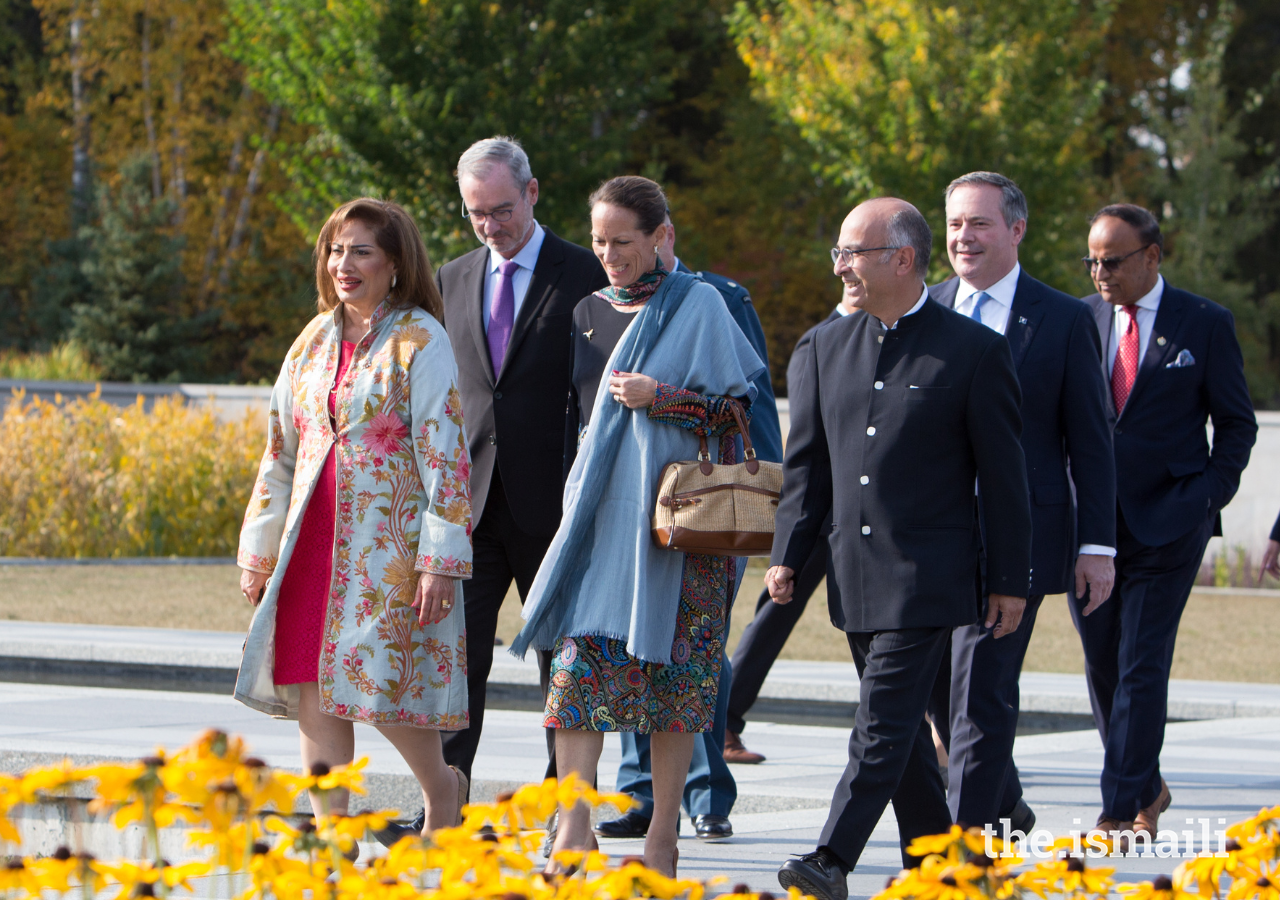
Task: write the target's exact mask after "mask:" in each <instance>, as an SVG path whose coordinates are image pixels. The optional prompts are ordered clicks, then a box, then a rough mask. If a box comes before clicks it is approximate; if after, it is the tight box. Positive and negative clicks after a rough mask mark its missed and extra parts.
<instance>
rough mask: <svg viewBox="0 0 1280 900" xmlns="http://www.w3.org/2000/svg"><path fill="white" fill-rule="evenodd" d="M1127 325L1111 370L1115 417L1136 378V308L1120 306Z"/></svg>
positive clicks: (1137, 344)
mask: <svg viewBox="0 0 1280 900" xmlns="http://www.w3.org/2000/svg"><path fill="white" fill-rule="evenodd" d="M1120 308H1121V309H1123V310H1124V313H1125V316H1126V317H1128V320H1129V321H1128V323H1127V324H1126V325H1125V329H1124V334H1122V335H1120V349H1119V350H1118V351H1116V362H1115V365H1114V366H1113V367H1112V368H1111V398H1112V399H1113V400H1114V401H1115V403H1116V415H1119V414H1120V413H1121V412H1123V411H1124V405H1125V403H1126V402H1128V400H1129V393H1130V392H1131V391H1132V390H1133V381H1134V379H1135V378H1137V377H1138V349H1139V343H1138V307H1137V306H1133V305H1130V306H1122V307H1120Z"/></svg>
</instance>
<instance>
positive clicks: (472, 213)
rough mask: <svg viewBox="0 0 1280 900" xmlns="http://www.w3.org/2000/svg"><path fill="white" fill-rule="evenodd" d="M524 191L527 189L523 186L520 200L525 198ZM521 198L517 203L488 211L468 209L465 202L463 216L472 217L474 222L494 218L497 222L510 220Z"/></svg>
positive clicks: (465, 217)
mask: <svg viewBox="0 0 1280 900" xmlns="http://www.w3.org/2000/svg"><path fill="white" fill-rule="evenodd" d="M524 192H525V189H524V188H521V189H520V200H523V199H524ZM520 200H517V201H516V202H515V203H512V204H511V205H510V206H506V205H504V206H500V207H498V208H497V209H491V210H489V211H488V212H483V211H481V210H478V209H467V204H466V203H463V204H462V218H464V219H471V220H472V221H473V222H483V221H484V220H485V219H493V221H495V222H510V221H511V217H512V216H513V215H515V212H516V204H518V203H519V202H520Z"/></svg>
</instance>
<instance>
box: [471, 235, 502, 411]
mask: <svg viewBox="0 0 1280 900" xmlns="http://www.w3.org/2000/svg"><path fill="white" fill-rule="evenodd" d="M480 249H482V250H483V251H484V252H483V253H477V254H476V261H475V263H474V264H473V265H472V266H471V269H470V271H468V272H467V274H466V276H465V278H466V280H465V282H464V284H463V290H464V291H465V292H466V294H467V316H468V318H470V319H471V336H472V337H473V338H475V342H476V353H477V354H479V356H480V359H481V361H482V364H483V365H484V371H485V374H486V375H488V376H489V384H490V386H492V385H493V384H494V383H495V381H496V379H495V378H494V377H493V360H492V359H490V358H489V336H488V333H487V332H486V331H485V330H484V273H485V269H487V268H488V266H489V248H488V247H482V248H480Z"/></svg>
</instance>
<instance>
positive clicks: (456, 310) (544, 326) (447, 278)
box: [389, 137, 608, 838]
mask: <svg viewBox="0 0 1280 900" xmlns="http://www.w3.org/2000/svg"><path fill="white" fill-rule="evenodd" d="M457 177H458V189H459V191H460V193H461V195H462V216H463V217H464V218H466V219H467V220H468V221H469V222H470V224H471V227H472V228H473V229H474V230H475V234H476V239H477V240H478V241H480V243H481V244H483V245H484V246H482V247H478V248H476V249H475V250H473V251H471V252H470V253H467V254H466V255H464V256H461V257H459V258H458V259H455V260H453V261H451V262H449V263H446V264H445V265H443V266H441V267H440V270H439V271H438V272H437V274H436V281H437V283H438V284H439V286H440V293H441V294H442V295H443V296H444V309H445V328H446V330H447V331H448V333H449V340H450V343H451V344H452V345H453V353H454V356H455V357H456V358H457V362H458V389H459V391H460V392H461V394H462V409H463V412H464V415H465V416H466V428H467V440H468V444H469V447H468V449H469V450H470V451H471V521H472V526H473V531H472V535H471V537H472V545H473V547H474V553H475V556H474V559H475V565H474V568H475V576H474V577H473V578H472V579H471V580H470V581H466V582H464V583H463V599H464V602H465V604H466V626H467V690H468V692H469V693H470V715H471V725H470V727H469V728H467V729H465V730H464V731H456V732H451V733H448V734H445V735H444V736H443V739H444V755H445V759H446V760H447V761H448V762H449V764H450V765H454V766H457V767H458V768H459V769H461V770H462V771H463V772H465V773H466V774H467V775H468V777H469V776H470V775H471V764H472V762H473V760H474V759H475V755H476V747H477V745H478V744H479V742H480V731H481V728H482V727H483V725H484V707H485V686H486V683H487V681H488V678H489V670H490V668H491V667H492V665H493V644H494V633H495V631H496V630H497V624H498V610H499V609H500V608H501V607H502V601H503V598H505V597H506V595H507V591H508V589H509V588H510V587H511V582H512V580H514V581H515V583H516V589H517V590H518V591H519V592H520V599H521V600H522V601H523V600H524V597H525V594H526V592H527V591H528V590H529V587H530V585H531V584H532V583H533V576H534V575H535V574H536V573H537V571H538V565H539V564H540V563H541V562H542V556H543V554H544V553H545V552H546V549H547V546H548V545H549V544H550V542H551V538H552V537H553V536H554V535H555V533H556V528H557V527H558V526H559V524H560V506H561V503H560V501H561V497H560V493H561V490H560V486H561V478H560V474H561V469H562V466H563V458H564V427H565V398H566V397H567V396H568V395H569V378H570V362H569V350H570V341H569V338H570V332H571V331H572V325H573V308H574V306H575V305H577V303H578V301H579V300H581V299H582V298H583V297H585V296H586V295H588V294H590V293H592V292H593V291H595V290H598V289H599V288H602V287H604V286H605V285H606V284H608V279H607V278H606V277H605V274H604V269H603V268H601V266H600V263H599V261H598V260H597V259H596V256H595V254H594V253H592V252H591V251H590V250H586V249H584V248H582V247H579V246H578V245H576V244H571V243H569V242H568V241H565V240H563V239H561V238H559V237H557V236H556V235H555V234H553V233H552V232H551V231H550V230H549V229H547V228H546V227H544V226H542V225H540V224H539V223H538V220H537V219H536V218H534V207H535V206H536V204H537V202H538V179H536V178H534V177H533V175H532V172H531V171H530V169H529V157H528V156H527V155H526V154H525V152H524V149H523V148H522V147H521V146H520V143H519V142H518V141H516V140H515V139H513V138H509V137H494V138H488V139H486V140H482V141H477V142H476V143H475V144H473V145H471V147H470V148H468V149H467V151H466V152H465V153H463V154H462V156H461V158H459V160H458V170H457ZM538 665H539V671H540V675H541V682H542V691H543V693H544V694H545V693H546V690H547V680H548V673H549V665H550V654H549V653H539V654H538ZM554 748H555V742H554V741H553V740H552V739H551V734H550V732H548V740H547V751H548V755H549V756H551V754H552V753H553V751H554ZM547 774H548V775H555V760H554V758H553V757H552V758H551V760H550V762H549V764H548V767H547ZM421 824H422V823H421V822H420V821H419V822H417V823H414V825H411V826H410V827H411V828H412V827H419V828H420V826H421ZM406 833H407V832H406ZM389 836H390V837H392V838H394V837H395V835H389Z"/></svg>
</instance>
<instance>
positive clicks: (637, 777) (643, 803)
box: [594, 217, 782, 841]
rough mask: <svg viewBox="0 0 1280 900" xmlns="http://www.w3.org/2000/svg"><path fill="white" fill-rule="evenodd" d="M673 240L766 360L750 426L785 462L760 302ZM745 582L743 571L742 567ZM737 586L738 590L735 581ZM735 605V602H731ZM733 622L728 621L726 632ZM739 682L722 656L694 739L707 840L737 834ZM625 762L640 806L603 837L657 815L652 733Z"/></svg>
mask: <svg viewBox="0 0 1280 900" xmlns="http://www.w3.org/2000/svg"><path fill="white" fill-rule="evenodd" d="M666 224H667V225H668V226H669V227H668V228H667V239H666V242H665V243H664V244H663V245H662V247H661V248H659V251H658V255H659V256H660V257H661V259H662V265H663V266H664V267H665V268H666V269H667V270H668V271H680V272H688V273H689V274H693V275H697V276H698V277H699V278H701V279H702V280H703V281H705V282H707V284H709V285H711V286H712V287H714V288H715V289H716V290H717V291H719V293H720V296H721V297H722V298H723V299H724V303H725V307H726V308H727V309H728V310H729V314H730V315H731V316H733V321H734V322H735V323H737V325H738V328H740V329H741V330H742V333H743V334H744V335H746V338H747V340H748V341H750V343H751V346H752V348H753V349H754V350H755V351H756V354H757V355H759V357H760V359H762V360H763V361H764V364H765V368H764V371H763V372H761V373H760V375H758V376H757V377H756V380H755V381H754V382H752V383H753V384H754V385H755V388H756V397H755V400H754V401H753V402H752V404H751V424H750V425H749V426H748V430H749V431H750V434H751V443H752V446H753V447H754V448H755V451H756V456H757V457H758V458H759V459H762V460H765V461H766V462H781V461H782V434H781V432H780V431H779V429H778V404H777V401H776V400H775V399H774V396H773V384H772V383H771V382H770V379H769V356H768V348H767V346H766V345H765V340H764V329H763V328H762V327H761V326H760V317H759V316H757V315H756V310H755V305H754V304H753V303H752V302H751V295H750V294H749V293H748V292H747V289H746V288H744V287H743V286H742V285H740V284H738V282H736V281H731V280H729V279H728V278H725V277H724V276H723V275H717V274H715V273H714V272H693V271H692V270H690V269H689V268H688V267H687V266H685V264H684V263H683V262H681V261H680V260H679V259H678V258H677V257H676V230H675V226H674V225H672V223H671V219H670V217H668V218H667V221H666ZM738 578H739V583H741V578H742V571H741V570H739V572H738ZM734 590H735V591H736V590H737V586H736V585H735V588H734ZM730 605H731V606H732V604H730ZM727 631H728V626H727V625H726V633H727ZM732 681H733V668H732V666H731V665H730V663H729V660H728V658H727V657H725V658H723V659H722V660H721V665H720V687H719V692H718V694H717V699H716V713H715V720H714V724H713V726H712V729H711V730H710V731H705V732H703V733H702V735H701V740H698V741H696V742H695V743H694V746H693V759H692V761H691V762H690V764H689V775H688V777H687V778H686V779H685V786H684V808H685V812H687V813H688V814H689V818H690V819H691V820H692V822H693V833H694V835H695V836H697V837H698V838H701V839H702V840H706V841H717V840H723V839H725V838H728V837H731V836H732V835H733V825H732V824H731V823H730V821H729V813H730V812H731V811H732V810H733V804H734V801H736V800H737V798H738V786H737V783H736V782H735V781H734V780H733V773H732V772H730V771H729V767H728V766H727V765H725V758H724V756H723V755H722V752H721V749H722V748H723V747H724V745H725V721H726V719H727V717H728V714H729V685H730V684H731V682H732ZM620 737H621V740H622V762H621V765H619V767H618V781H617V790H619V791H621V792H623V793H626V794H629V795H630V796H631V799H633V800H635V801H636V806H634V807H633V808H632V809H630V810H629V811H628V812H626V813H624V814H623V815H621V816H619V817H618V818H616V819H611V820H606V821H602V822H599V823H597V824H596V826H595V829H594V830H595V833H596V834H598V835H600V836H601V837H614V838H639V837H644V836H645V835H646V834H647V833H648V831H649V822H650V820H651V819H652V818H653V775H652V771H651V769H650V755H649V736H648V735H646V734H635V733H634V732H628V731H624V732H622V733H621V735H620Z"/></svg>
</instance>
